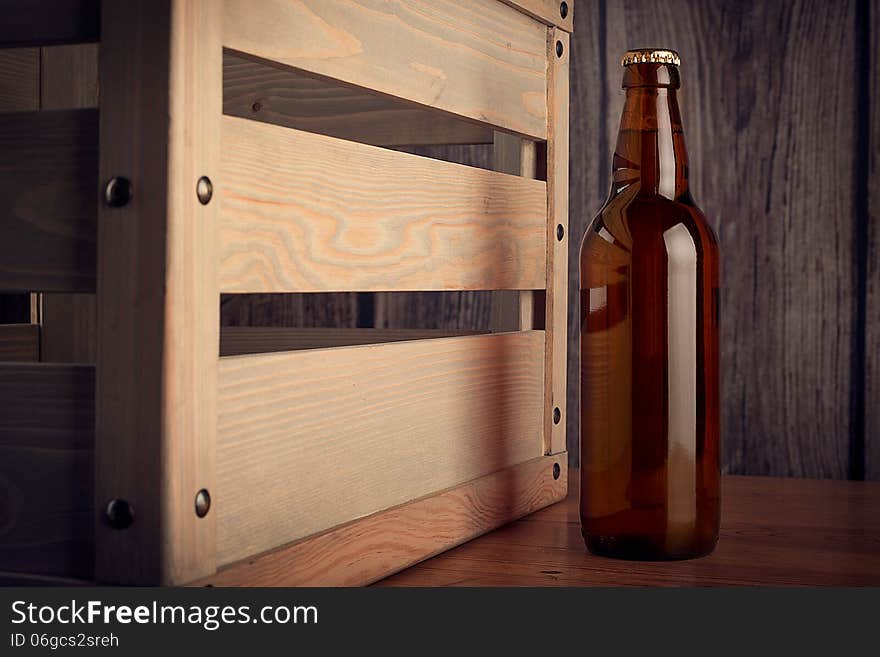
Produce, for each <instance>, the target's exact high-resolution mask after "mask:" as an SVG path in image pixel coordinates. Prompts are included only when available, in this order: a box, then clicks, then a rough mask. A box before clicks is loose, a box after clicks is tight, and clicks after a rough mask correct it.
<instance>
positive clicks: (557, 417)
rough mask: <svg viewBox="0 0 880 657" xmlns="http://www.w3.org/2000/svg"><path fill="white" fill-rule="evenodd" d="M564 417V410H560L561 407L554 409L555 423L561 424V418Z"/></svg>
mask: <svg viewBox="0 0 880 657" xmlns="http://www.w3.org/2000/svg"><path fill="white" fill-rule="evenodd" d="M561 419H562V411H560V410H559V407H558V406H557V407H556V408H554V409H553V424H559V420H561Z"/></svg>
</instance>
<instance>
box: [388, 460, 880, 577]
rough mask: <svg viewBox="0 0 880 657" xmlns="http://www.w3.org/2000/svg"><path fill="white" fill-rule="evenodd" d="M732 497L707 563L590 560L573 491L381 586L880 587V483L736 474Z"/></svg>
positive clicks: (727, 490)
mask: <svg viewBox="0 0 880 657" xmlns="http://www.w3.org/2000/svg"><path fill="white" fill-rule="evenodd" d="M577 480H578V477H577V472H576V471H572V473H571V476H570V478H569V481H570V482H572V483H573V486H576V482H577ZM722 495H723V497H722V513H721V515H722V521H721V539H720V541H719V543H718V547H717V548H716V549H715V552H713V553H712V554H711V555H709V556H708V557H704V558H702V559H695V560H691V561H677V562H633V561H620V560H616V559H606V558H602V557H596V556H593V555H590V554H588V553H587V552H586V550H585V548H584V543H583V539H582V538H581V531H580V519H579V516H578V502H577V500H578V494H577V490H576V488H573V489H572V490H571V492H570V494H569V496H568V498H566V499H565V500H564V501H563V502H560V503H558V504H555V505H553V506H551V507H548V508H546V509H544V510H542V511H538V512H537V513H534V514H532V515H530V516H527V517H525V518H523V519H522V520H519V521H517V522H514V523H512V524H510V525H507V526H505V527H502V528H500V529H497V530H495V531H493V532H490V533H489V534H486V535H484V536H482V537H480V538H477V539H474V540H473V541H470V542H469V543H465V544H464V545H462V546H459V547H457V548H455V549H453V550H450V551H449V552H446V553H444V554H441V555H439V556H436V557H434V558H432V559H428V560H427V561H424V562H422V563H420V564H417V565H415V566H413V567H411V568H409V569H407V570H404V571H403V572H401V573H398V574H397V575H394V576H392V577H389V578H387V579H385V580H382V581H381V582H378V585H379V586H727V585H768V586H780V585H841V586H854V585H863V586H867V585H870V586H880V482H874V483H866V482H852V481H818V480H807V479H774V478H769V477H734V476H726V477H724V478H723V483H722Z"/></svg>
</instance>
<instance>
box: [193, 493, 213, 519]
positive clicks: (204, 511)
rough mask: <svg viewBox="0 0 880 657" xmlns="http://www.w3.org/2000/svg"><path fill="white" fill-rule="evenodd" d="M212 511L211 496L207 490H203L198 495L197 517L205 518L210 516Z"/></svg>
mask: <svg viewBox="0 0 880 657" xmlns="http://www.w3.org/2000/svg"><path fill="white" fill-rule="evenodd" d="M210 510H211V494H210V493H209V492H208V491H207V489H205V488H203V489H202V490H200V491H199V492H198V493H196V515H197V516H198V517H199V518H204V517H205V516H206V515H208V511H210Z"/></svg>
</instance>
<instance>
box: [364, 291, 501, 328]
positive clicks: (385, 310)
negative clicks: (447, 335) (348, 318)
mask: <svg viewBox="0 0 880 657" xmlns="http://www.w3.org/2000/svg"><path fill="white" fill-rule="evenodd" d="M495 294H498V292H490V291H487V290H475V291H468V292H393V293H377V294H376V295H375V298H376V301H375V322H376V324H375V325H376V328H425V329H443V330H451V331H455V330H462V329H464V330H474V331H483V330H490V329H491V328H492V306H493V303H492V298H493V297H494V296H495Z"/></svg>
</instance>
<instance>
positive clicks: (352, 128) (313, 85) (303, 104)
mask: <svg viewBox="0 0 880 657" xmlns="http://www.w3.org/2000/svg"><path fill="white" fill-rule="evenodd" d="M223 113H224V114H228V115H230V116H238V117H241V118H245V119H254V120H256V121H263V122H265V123H274V124H276V125H283V126H287V127H288V128H296V129H298V130H305V131H306V132H315V133H318V134H321V135H329V136H331V137H338V138H340V139H349V140H351V141H357V142H361V143H363V144H373V145H375V146H401V145H410V144H413V145H415V144H485V143H491V141H492V130H491V129H489V128H486V127H485V126H481V125H478V124H476V123H469V122H467V121H462V120H458V119H455V118H453V117H451V116H448V115H446V114H441V113H439V112H435V111H429V110H425V109H422V108H420V107H414V106H412V105H409V104H406V103H403V102H401V101H399V100H397V99H394V98H391V97H388V96H384V95H381V94H376V93H372V92H370V91H366V90H364V89H360V88H358V87H354V86H352V85H343V84H339V83H338V82H332V81H330V80H325V79H319V78H312V77H308V76H306V75H304V74H302V73H301V72H299V71H295V70H293V69H290V68H284V69H279V68H277V67H275V66H270V65H268V64H266V63H264V62H260V61H256V60H253V59H249V58H246V57H241V56H237V55H236V54H235V53H234V52H228V51H227V52H224V53H223Z"/></svg>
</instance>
